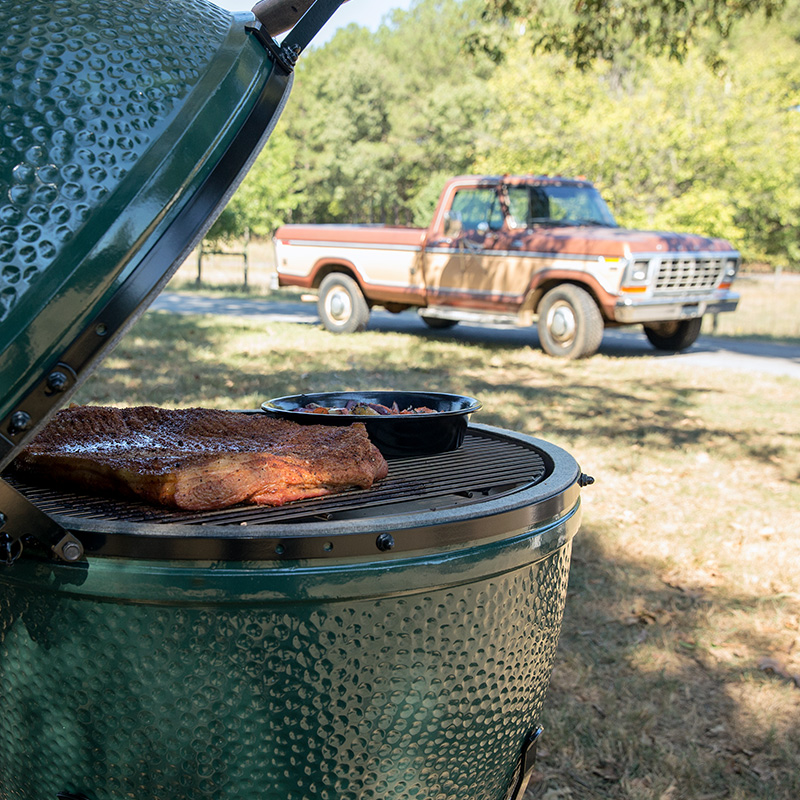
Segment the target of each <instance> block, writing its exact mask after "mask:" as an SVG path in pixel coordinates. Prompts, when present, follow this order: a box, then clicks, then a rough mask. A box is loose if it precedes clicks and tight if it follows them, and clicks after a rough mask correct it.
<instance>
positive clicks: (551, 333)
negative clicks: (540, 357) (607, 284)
mask: <svg viewBox="0 0 800 800" xmlns="http://www.w3.org/2000/svg"><path fill="white" fill-rule="evenodd" d="M537 330H538V331H539V341H540V343H541V345H542V349H543V350H544V351H545V353H547V354H548V355H551V356H560V357H561V358H572V359H575V358H587V357H588V356H591V355H594V353H596V352H597V348H598V347H600V342H602V341H603V317H602V316H601V314H600V309H599V308H598V307H597V304H596V303H595V302H594V299H593V298H592V296H591V295H590V294H589V293H588V292H587V291H586V290H585V289H581V287H580V286H574V285H572V284H569V283H565V284H564V285H563V286H556V287H555V288H554V289H551V290H550V291H549V292H548V293H547V294H546V295H545V296H544V297H543V298H542V302H541V303H540V304H539V322H538V325H537Z"/></svg>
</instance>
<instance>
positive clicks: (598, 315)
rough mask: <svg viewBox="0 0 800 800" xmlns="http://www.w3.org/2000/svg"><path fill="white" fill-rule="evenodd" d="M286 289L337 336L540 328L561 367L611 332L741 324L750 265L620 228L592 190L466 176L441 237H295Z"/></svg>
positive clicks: (442, 209)
mask: <svg viewBox="0 0 800 800" xmlns="http://www.w3.org/2000/svg"><path fill="white" fill-rule="evenodd" d="M273 242H274V247H275V270H276V274H275V276H274V278H275V283H276V284H277V285H278V286H296V287H303V288H306V289H308V290H309V291H316V294H317V305H318V310H319V316H320V319H321V320H322V324H323V325H324V326H325V327H326V328H327V329H328V330H330V331H333V332H337V333H352V332H355V331H359V330H363V329H364V328H365V327H366V325H367V322H368V320H369V313H370V309H371V308H372V307H374V306H380V307H383V308H385V309H387V310H388V311H391V312H401V311H405V310H407V309H415V310H416V311H417V313H418V314H419V315H420V317H421V318H422V319H423V320H424V321H425V323H426V324H427V325H429V326H430V327H432V328H449V327H451V326H453V325H455V324H456V323H458V322H468V323H473V324H485V323H498V322H513V323H514V324H516V325H520V326H531V325H533V324H534V322H535V323H536V325H537V332H538V337H539V342H540V344H541V347H542V348H543V349H544V351H545V352H547V353H549V354H550V355H552V356H560V357H564V358H584V357H587V356H591V355H592V354H593V353H595V352H596V351H597V349H598V347H599V346H600V344H601V341H602V338H603V331H604V329H605V328H608V327H613V326H620V325H633V324H641V325H642V326H643V327H644V332H645V334H646V336H647V338H648V340H649V341H650V342H651V344H652V345H653V346H654V347H656V348H658V349H661V350H671V351H679V350H684V349H686V348H688V347H689V346H690V345H692V344H693V343H694V342H695V340H696V339H697V336H698V335H699V333H700V328H701V325H702V320H703V316H704V315H705V314H719V313H722V312H729V311H734V310H735V309H736V306H737V304H738V301H739V295H738V294H736V293H735V292H734V291H732V289H731V284H732V282H733V281H734V279H735V277H736V273H737V271H738V269H739V263H740V256H739V253H738V252H737V251H736V250H735V249H734V248H733V247H732V246H731V244H730V243H729V242H727V241H725V240H723V239H716V238H711V237H707V236H701V235H697V234H686V233H664V232H653V231H638V230H629V229H625V228H621V227H619V226H618V225H617V223H616V222H615V220H614V217H613V215H612V214H611V212H610V210H609V208H608V206H607V205H606V203H605V202H604V200H603V198H602V197H601V195H600V193H599V192H598V191H597V189H596V188H595V187H594V186H593V185H592V184H591V183H590V182H589V181H586V180H582V179H571V178H564V177H546V176H533V175H523V176H508V175H505V176H473V175H469V176H462V177H457V178H452V179H450V180H449V181H447V183H446V184H445V186H444V189H443V190H442V194H441V197H440V199H439V203H438V206H437V208H436V211H435V213H434V216H433V221H432V222H431V224H430V226H429V227H428V228H410V227H401V226H391V225H284V226H282V227H280V228H279V229H278V230H277V231H276V232H275V235H274V238H273Z"/></svg>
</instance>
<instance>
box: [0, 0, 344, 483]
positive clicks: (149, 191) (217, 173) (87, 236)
mask: <svg viewBox="0 0 800 800" xmlns="http://www.w3.org/2000/svg"><path fill="white" fill-rule="evenodd" d="M340 2H341V0H318V1H317V3H316V4H314V6H312V7H311V9H310V10H309V11H308V12H307V13H306V14H305V15H304V16H301V14H302V11H305V9H306V8H308V6H309V5H311V4H310V3H309V2H295V1H294V0H289V2H288V3H287V2H285V0H262V2H261V3H260V4H259V7H260V8H259V7H257V8H256V11H257V12H259V13H260V17H261V18H262V19H264V21H265V24H261V22H259V19H258V18H257V17H256V16H255V15H254V14H253V13H250V12H244V13H237V14H231V13H229V12H227V11H224V10H223V9H221V8H219V7H217V6H215V5H213V4H212V3H210V2H207V0H132V1H131V2H125V3H119V2H116V1H115V0H23V2H15V3H4V4H2V5H0V30H1V31H2V33H0V101H2V102H0V350H1V351H2V352H1V353H0V386H2V387H3V388H2V390H0V468H2V467H4V466H6V465H7V464H8V463H9V462H10V461H11V460H12V458H13V457H14V455H15V453H16V452H17V451H18V450H19V449H20V448H21V447H22V446H23V445H24V444H25V443H26V442H27V441H28V439H29V438H30V437H31V436H32V435H33V434H34V433H35V432H36V431H37V430H38V429H39V428H40V427H41V426H42V425H43V424H44V422H46V421H47V419H48V418H49V416H50V415H51V414H52V412H53V411H54V410H55V409H56V408H57V407H59V406H61V405H63V404H64V402H65V401H66V400H67V398H68V397H69V396H70V395H71V394H72V392H73V391H74V390H75V389H76V388H77V386H78V385H79V384H80V383H81V382H82V380H83V379H84V378H85V377H86V376H87V375H88V374H89V373H90V371H91V369H92V368H93V367H94V366H96V365H97V363H99V361H100V360H101V359H102V357H103V356H104V355H105V354H106V353H107V352H108V351H109V350H110V349H111V347H112V346H113V345H114V344H115V342H116V341H117V340H118V339H119V337H120V336H121V335H122V333H123V332H124V331H125V330H126V329H127V328H128V327H129V326H130V324H132V322H133V321H134V320H135V319H136V318H137V317H138V316H139V314H140V313H141V312H142V311H143V310H144V309H145V308H146V307H147V305H148V304H149V302H150V301H151V300H152V298H153V297H154V296H155V295H156V294H157V293H158V291H159V290H160V289H161V287H162V286H163V285H164V284H165V283H166V281H167V280H168V278H169V277H170V276H171V275H172V273H173V272H174V271H175V270H176V269H177V267H178V266H179V265H180V264H181V263H182V261H183V260H184V259H185V258H186V256H187V255H188V254H189V253H190V252H191V250H192V249H193V248H194V246H195V245H196V244H197V243H198V242H199V241H200V239H201V238H202V236H203V235H204V234H205V232H206V231H207V230H208V228H209V227H210V226H211V224H212V223H213V221H214V220H215V219H216V217H217V215H218V214H219V212H220V211H221V210H222V208H223V207H224V206H225V204H226V203H227V201H228V199H229V198H230V196H231V194H232V193H233V191H234V190H235V188H236V187H237V185H238V184H239V182H240V180H241V178H242V177H243V176H244V174H245V173H246V171H247V169H248V168H249V166H250V165H251V163H252V162H253V160H254V159H255V157H256V156H257V155H258V152H259V151H260V150H261V147H262V145H263V144H264V143H265V142H266V139H267V138H268V136H269V134H270V133H271V131H272V128H273V126H274V124H275V123H276V121H277V119H278V117H279V115H280V113H281V111H282V109H283V106H284V104H285V101H286V98H287V97H288V93H289V91H290V88H291V79H292V65H293V63H294V60H295V59H296V57H297V54H298V53H299V51H300V50H302V49H303V47H304V46H305V45H306V44H308V42H309V41H310V39H311V37H313V35H314V34H315V33H316V31H317V30H318V29H319V27H320V26H321V25H322V24H323V23H324V22H325V21H326V20H327V18H328V17H329V16H330V14H331V13H332V12H333V10H335V8H336V7H338V5H339V4H340ZM293 16H294V17H298V16H299V17H300V19H299V22H298V23H297V25H296V26H295V27H294V28H293V29H292V30H291V31H290V33H289V34H288V35H287V37H286V38H285V39H284V42H283V44H282V45H278V44H277V43H276V41H275V40H274V39H273V38H272V35H271V33H270V32H269V31H271V32H272V33H277V32H279V30H280V29H281V28H285V27H286V25H289V24H291V23H292V21H293ZM265 25H269V26H271V27H270V28H269V29H268V28H267V27H265Z"/></svg>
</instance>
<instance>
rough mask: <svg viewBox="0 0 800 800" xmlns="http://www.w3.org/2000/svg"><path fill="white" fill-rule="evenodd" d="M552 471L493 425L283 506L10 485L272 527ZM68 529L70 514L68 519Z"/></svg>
mask: <svg viewBox="0 0 800 800" xmlns="http://www.w3.org/2000/svg"><path fill="white" fill-rule="evenodd" d="M546 473H547V464H546V462H545V458H544V456H543V454H542V452H541V451H540V450H538V449H537V448H536V447H534V446H533V445H531V444H529V443H527V442H525V441H520V440H517V439H511V438H509V437H507V436H504V435H502V434H497V433H494V432H492V431H488V430H476V429H474V428H470V429H468V431H467V434H466V436H465V439H464V444H463V445H462V447H461V448H459V449H458V450H454V451H451V452H448V453H439V454H436V455H429V456H421V457H411V458H395V459H389V475H388V476H387V477H386V478H385V479H384V480H382V481H381V482H380V483H378V484H376V485H375V486H373V487H372V488H371V489H367V490H364V489H351V490H348V491H345V492H342V493H340V494H336V495H329V496H326V497H315V498H311V499H308V500H300V501H296V502H293V503H288V504H286V505H284V506H278V507H274V508H273V507H269V506H250V505H248V506H236V507H233V508H226V509H221V510H219V511H201V512H195V511H178V510H173V509H165V508H160V507H155V506H151V505H148V504H146V503H142V502H139V501H129V500H125V501H120V500H117V499H113V498H108V497H100V496H94V495H84V494H77V493H73V492H65V491H62V490H57V489H53V488H49V487H46V488H45V487H41V486H33V485H29V484H23V483H21V482H19V481H16V480H15V479H12V478H8V479H7V480H8V481H9V483H11V484H12V485H14V486H15V488H17V489H18V490H19V491H20V492H22V493H23V494H24V495H25V496H26V497H27V498H28V500H30V501H31V502H32V503H33V504H34V505H35V506H37V507H38V508H39V509H41V510H42V511H44V512H45V513H47V514H50V515H53V516H60V517H62V518H63V517H66V518H80V519H84V520H85V519H93V520H101V521H107V522H113V521H124V522H141V523H148V524H164V525H169V524H170V523H179V524H181V525H214V526H227V525H239V526H242V525H269V524H276V523H286V522H303V521H317V522H318V521H321V520H322V521H324V520H333V519H348V518H363V517H380V516H381V515H382V514H384V513H403V512H406V511H422V510H425V511H437V510H444V509H448V508H454V507H456V506H461V505H465V504H469V503H477V502H480V501H481V500H484V499H486V498H487V497H497V496H499V495H502V494H505V493H509V492H514V491H518V490H520V489H522V488H523V487H527V486H532V485H534V484H536V483H538V482H539V481H540V480H542V479H543V478H544V477H545V476H546ZM62 524H64V525H66V526H68V525H69V521H68V519H62Z"/></svg>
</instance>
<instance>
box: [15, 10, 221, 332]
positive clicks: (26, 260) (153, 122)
mask: <svg viewBox="0 0 800 800" xmlns="http://www.w3.org/2000/svg"><path fill="white" fill-rule="evenodd" d="M181 5H182V4H181V3H180V2H177V3H167V2H164V1H163V0H150V2H143V3H138V4H137V5H136V7H135V8H133V9H132V8H131V7H130V6H128V5H127V4H125V3H119V2H102V0H98V1H96V2H93V3H92V4H91V6H87V4H86V3H81V2H75V0H52V2H47V3H25V2H21V3H4V4H2V6H0V31H2V32H4V33H5V42H4V43H3V47H2V50H0V75H2V83H0V93H2V97H3V99H4V101H5V102H4V104H3V107H2V110H0V126H1V127H0V130H2V140H0V141H1V142H2V149H0V183H1V186H0V188H2V193H3V195H2V197H0V265H2V266H0V320H2V319H5V317H7V316H8V314H9V312H10V311H11V309H12V308H14V306H15V305H16V303H17V302H18V301H19V299H20V298H21V297H22V296H23V295H24V294H25V293H26V292H27V291H28V290H30V288H31V287H32V286H33V285H35V283H36V282H37V280H40V279H41V276H42V274H43V273H45V272H46V271H47V268H48V267H49V266H50V265H51V264H52V263H53V262H54V261H56V260H57V259H58V257H59V254H60V253H61V251H62V250H63V249H64V248H65V246H66V245H67V243H68V242H70V240H72V239H73V237H74V236H75V234H76V233H77V232H78V231H79V230H80V229H81V228H82V226H83V225H84V223H85V222H86V221H87V219H89V217H90V216H91V214H92V211H93V209H95V208H97V207H98V206H99V205H101V204H102V203H104V202H105V201H106V199H107V198H108V196H109V194H110V193H112V192H113V191H114V190H115V189H116V188H117V187H118V186H119V184H120V182H121V181H122V179H123V178H124V177H125V176H126V174H127V173H128V171H129V169H130V168H131V167H132V166H133V165H135V164H136V162H137V161H138V160H139V159H140V158H141V156H142V154H143V153H144V152H145V150H147V148H148V147H150V145H151V144H152V143H153V141H154V139H156V138H157V137H158V136H159V135H161V134H162V133H163V132H164V130H165V127H166V125H167V124H168V123H169V121H170V120H171V119H172V117H173V116H174V115H175V113H176V111H177V110H179V109H180V107H181V103H182V101H183V100H184V99H185V98H186V96H187V95H188V94H189V93H190V92H191V90H192V88H193V87H194V86H195V85H196V84H197V82H198V80H199V78H200V75H201V74H202V73H203V71H204V70H205V69H206V67H207V65H208V62H209V60H210V59H211V58H212V56H213V54H214V52H215V50H216V47H218V46H219V43H220V41H221V40H222V39H223V38H224V36H225V35H226V34H227V32H228V28H229V27H230V21H229V15H227V14H225V13H224V12H222V11H220V9H218V8H216V7H215V6H212V5H210V4H195V5H194V6H193V9H194V11H193V13H194V14H196V15H197V16H196V17H194V16H193V17H191V18H190V17H188V16H187V15H183V16H182V15H181V13H180V10H181ZM154 22H155V23H156V24H155V25H154V24H153V23H154Z"/></svg>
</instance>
